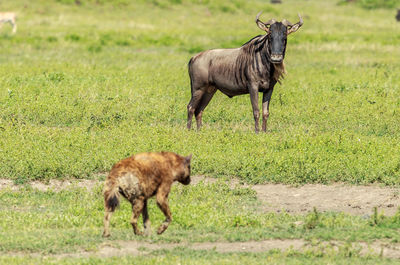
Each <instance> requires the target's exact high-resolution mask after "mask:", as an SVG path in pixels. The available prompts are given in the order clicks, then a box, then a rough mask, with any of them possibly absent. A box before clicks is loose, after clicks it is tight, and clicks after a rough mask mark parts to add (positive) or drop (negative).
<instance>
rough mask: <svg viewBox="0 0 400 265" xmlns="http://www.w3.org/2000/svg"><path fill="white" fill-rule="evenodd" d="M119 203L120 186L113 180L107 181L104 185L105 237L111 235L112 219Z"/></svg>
mask: <svg viewBox="0 0 400 265" xmlns="http://www.w3.org/2000/svg"><path fill="white" fill-rule="evenodd" d="M118 205H119V193H118V186H117V185H116V184H115V183H113V182H111V181H107V182H106V185H105V187H104V210H105V213H104V220H103V223H104V231H103V237H109V236H110V219H111V216H112V214H113V212H114V211H115V209H116V208H117V207H118Z"/></svg>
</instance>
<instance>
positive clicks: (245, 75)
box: [187, 12, 303, 133]
mask: <svg viewBox="0 0 400 265" xmlns="http://www.w3.org/2000/svg"><path fill="white" fill-rule="evenodd" d="M260 14H261V12H260V13H258V15H257V17H256V23H257V25H258V27H259V28H260V29H262V30H264V31H265V32H266V34H265V35H259V36H257V37H254V38H252V39H251V40H249V41H248V42H246V43H245V44H243V46H242V47H240V48H235V49H214V50H208V51H204V52H201V53H199V54H197V55H195V56H193V57H192V58H191V59H190V61H189V75H190V83H191V89H192V98H191V99H190V102H189V104H188V106H187V110H188V120H187V128H188V129H191V127H192V118H193V114H194V115H195V117H196V122H197V129H200V127H201V118H202V114H203V111H204V109H205V108H206V106H207V105H208V103H209V102H210V100H211V98H212V97H213V96H214V94H215V92H216V91H217V90H220V91H221V92H222V93H224V94H225V95H227V96H228V97H233V96H237V95H243V94H250V99H251V105H252V107H253V115H254V120H255V131H256V133H258V131H259V118H260V110H259V108H258V92H263V100H262V102H263V103H262V109H263V112H262V117H263V123H262V130H263V131H264V132H265V131H266V129H267V119H268V116H269V102H270V99H271V95H272V91H273V89H274V86H275V84H276V83H277V82H280V80H281V79H282V78H283V74H284V73H285V66H284V64H283V59H284V57H285V50H286V41H287V35H289V34H291V33H293V32H296V31H297V30H298V29H299V28H300V27H301V26H302V25H303V19H302V18H301V16H300V15H299V19H300V20H299V22H297V23H296V24H292V23H290V22H289V21H287V20H286V19H284V20H283V21H282V22H277V21H275V20H274V19H271V20H269V21H268V22H266V23H264V22H262V21H261V20H260V19H259V17H260Z"/></svg>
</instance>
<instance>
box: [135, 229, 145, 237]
mask: <svg viewBox="0 0 400 265" xmlns="http://www.w3.org/2000/svg"><path fill="white" fill-rule="evenodd" d="M133 233H135V235H137V236H143V232H142V231H139V230H136V231H133Z"/></svg>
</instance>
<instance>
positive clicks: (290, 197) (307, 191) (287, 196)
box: [0, 176, 400, 215]
mask: <svg viewBox="0 0 400 265" xmlns="http://www.w3.org/2000/svg"><path fill="white" fill-rule="evenodd" d="M216 181H217V179H215V178H207V177H204V176H194V177H192V185H196V184H197V183H199V182H205V183H214V182H216ZM99 184H101V182H100V181H98V180H65V181H60V180H50V181H49V183H47V184H45V183H42V182H39V181H33V182H31V183H29V185H31V186H32V188H34V189H39V190H42V191H45V190H49V189H52V190H55V191H59V190H64V189H68V188H71V187H84V188H87V189H89V190H91V189H93V188H94V187H95V186H97V185H99ZM229 184H230V185H231V186H235V185H240V184H239V182H238V181H237V180H231V181H230V182H229ZM20 187H21V186H19V185H14V184H13V182H12V180H7V179H0V189H4V188H11V189H12V190H17V189H19V188H20ZM247 187H251V188H252V189H254V190H255V191H256V192H257V196H258V198H259V200H260V201H261V203H262V209H263V210H264V211H266V212H282V211H286V212H288V213H293V214H302V213H307V212H310V211H312V209H313V208H314V207H316V208H317V209H318V210H319V211H321V212H326V211H336V212H344V213H349V214H353V215H371V214H372V212H373V208H374V207H378V211H379V212H382V211H383V213H384V214H385V215H394V214H395V213H396V211H397V209H398V207H399V206H400V188H395V187H380V186H377V185H370V186H355V185H347V184H332V185H321V184H307V185H304V186H299V187H293V186H288V185H283V184H265V185H253V186H247Z"/></svg>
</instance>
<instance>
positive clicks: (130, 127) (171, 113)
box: [0, 0, 400, 264]
mask: <svg viewBox="0 0 400 265" xmlns="http://www.w3.org/2000/svg"><path fill="white" fill-rule="evenodd" d="M78 2H79V3H80V4H79V5H78V4H76V3H75V1H73V0H36V1H23V0H14V1H1V2H0V11H15V12H17V13H18V21H17V24H18V32H17V34H15V35H12V34H11V27H10V26H8V25H4V26H3V27H2V28H1V29H0V178H7V179H12V180H14V181H15V183H18V184H24V183H26V182H28V181H30V180H41V181H48V180H50V179H54V178H57V179H71V178H79V179H81V178H82V179H83V178H90V179H102V177H101V176H103V175H102V174H99V173H102V172H105V171H108V170H109V169H110V167H111V166H112V164H113V163H115V162H116V161H118V160H120V159H121V158H124V157H127V156H129V155H131V154H134V153H137V152H142V151H158V150H168V151H175V152H178V153H180V154H183V155H186V154H189V153H193V154H194V157H193V166H192V169H193V173H194V174H204V175H207V176H213V177H216V178H221V179H223V178H225V177H232V176H234V177H236V178H238V179H240V180H241V181H242V182H245V183H251V184H253V183H268V182H274V183H288V184H305V183H332V182H344V183H348V184H369V183H379V184H382V185H395V186H397V185H399V184H400V152H399V150H400V141H399V140H400V115H399V114H400V74H399V73H400V61H399V60H398V58H400V49H399V43H400V31H399V29H398V26H399V25H398V23H397V24H396V21H395V19H394V16H395V10H394V9H390V8H386V9H385V8H382V9H372V10H370V9H368V8H372V7H374V6H371V5H370V3H371V1H370V2H368V1H359V2H360V3H359V4H343V1H339V0H329V1H318V0H308V1H296V0H283V2H284V3H283V4H282V5H271V4H269V3H268V2H269V1H262V0H249V1H248V0H235V1H229V2H228V1H222V0H216V1H207V0H205V1H200V0H152V1H145V0H138V1H128V0H113V1H111V0H110V1H106V0H97V1H96V0H80V1H78ZM392 2H393V3H395V1H391V3H392ZM363 7H366V8H363ZM386 7H390V6H386ZM260 10H263V15H262V19H263V20H268V19H270V18H272V17H274V18H276V19H279V20H281V19H283V18H287V19H288V20H290V21H291V22H296V19H297V13H298V12H300V13H301V14H302V16H303V18H304V26H303V27H302V28H301V29H300V30H299V31H298V32H297V33H295V34H293V35H291V36H290V37H289V40H288V46H287V52H286V59H285V63H286V68H287V71H288V74H287V76H286V78H285V80H284V82H283V83H282V85H277V86H276V88H275V91H274V94H273V96H272V103H271V108H270V111H271V116H270V119H269V128H268V132H267V133H266V134H259V135H256V134H254V132H253V125H254V124H253V116H252V111H251V105H250V99H249V96H248V95H245V96H239V97H235V98H231V99H230V98H228V97H226V96H224V95H223V94H222V93H219V92H218V93H217V94H216V95H215V96H214V98H213V100H212V101H211V103H210V105H209V106H208V107H207V109H206V110H205V113H204V116H203V122H204V126H203V128H202V131H200V132H196V131H187V130H186V105H187V103H188V102H189V99H190V84H189V77H188V74H187V63H188V61H189V59H190V58H191V57H192V56H193V55H194V54H196V53H197V52H200V51H202V50H205V49H211V48H231V47H239V46H240V45H242V44H243V43H245V42H246V41H247V40H249V39H250V38H252V37H254V36H256V35H258V34H261V33H262V32H260V30H259V29H258V28H257V26H256V24H255V23H254V18H255V15H256V14H257V13H258V12H259V11H260ZM259 203H260V202H259V201H258V200H257V198H256V195H255V193H254V191H253V190H251V189H248V188H243V187H237V188H235V189H231V188H229V187H228V186H227V185H225V184H223V183H218V184H215V185H214V184H200V185H196V186H190V187H187V188H181V187H174V190H173V191H172V193H171V207H172V213H173V216H174V221H173V222H172V224H171V226H170V228H169V229H168V230H167V232H166V233H165V234H164V235H162V236H160V237H159V236H155V235H154V236H151V237H150V238H137V237H135V236H134V235H133V233H132V231H131V229H130V227H129V226H130V225H129V222H128V221H129V218H130V210H129V205H128V204H127V203H123V204H122V206H121V210H119V211H117V213H116V214H115V216H113V219H112V225H113V226H112V229H111V233H112V238H111V240H104V239H102V238H101V237H100V235H101V226H102V215H103V205H102V198H101V187H100V186H99V187H97V188H96V189H95V190H93V191H91V192H88V191H86V190H84V189H78V188H72V189H70V190H67V191H61V192H54V191H48V192H43V191H37V190H32V189H31V188H28V187H26V188H22V189H21V190H19V191H12V190H10V189H4V190H0V209H1V211H0V251H1V252H2V253H14V254H15V253H20V254H21V253H22V254H21V255H14V256H12V255H11V254H10V255H5V256H4V255H3V256H0V263H6V264H9V263H15V264H19V263H21V264H23V263H25V262H26V258H27V256H24V255H29V254H31V253H40V254H43V255H51V254H62V253H66V252H68V253H69V252H76V251H78V250H96V249H98V248H99V246H100V245H101V244H104V243H110V244H114V243H115V241H118V240H142V241H146V242H154V243H157V242H189V243H190V242H208V241H211V242H213V241H229V242H235V241H248V240H256V241H257V240H263V239H293V238H300V239H304V240H307V241H310V242H314V241H315V242H323V241H331V240H337V241H341V242H345V243H349V242H350V243H351V242H373V241H375V240H383V241H385V240H386V241H388V242H393V243H395V242H400V236H399V234H398V231H399V228H400V221H399V220H400V217H399V216H400V215H399V214H397V215H395V216H394V217H385V216H383V215H379V216H377V217H373V216H372V217H371V216H350V215H346V214H342V213H318V212H316V213H309V214H307V215H304V216H303V215H290V214H284V213H281V214H275V213H265V212H263V211H260V209H259ZM371 214H372V213H371ZM150 215H151V220H152V224H153V227H155V226H156V225H157V224H159V223H160V222H161V221H162V218H163V217H162V215H161V213H160V212H159V211H158V209H156V206H155V203H154V202H152V203H151V204H150ZM296 222H300V223H302V225H300V226H297V225H294V224H295V223H296ZM38 238H40V240H38ZM316 245H317V247H316V248H315V249H314V250H312V251H309V252H296V251H288V252H282V253H281V252H277V251H271V252H268V253H233V254H223V253H217V252H215V251H195V250H189V249H177V250H165V251H153V252H152V253H151V255H148V256H140V257H135V258H134V259H135V262H137V263H140V264H158V263H160V262H163V263H171V264H172V263H173V264H177V263H183V264H187V263H190V264H204V263H208V264H213V263H214V264H232V263H235V262H236V263H237V264H243V263H248V264H250V263H251V264H253V263H254V264H257V263H260V264H262V263H265V262H270V263H272V264H274V263H275V264H282V263H285V264H299V263H310V264H322V263H338V264H348V263H349V262H351V263H354V264H376V263H378V262H379V263H382V264H386V263H388V264H389V263H392V262H393V263H395V262H396V261H393V260H386V259H383V258H381V257H378V256H374V255H372V256H367V257H366V256H362V257H361V255H360V253H359V251H358V250H357V249H353V248H343V249H340V250H338V251H330V250H324V251H321V249H320V248H322V247H320V248H318V243H316ZM30 258H31V262H32V263H37V264H43V263H49V264H52V263H57V264H64V263H65V264H70V263H83V264H93V263H99V264H102V263H106V264H114V263H115V264H130V263H131V260H130V258H128V257H114V258H107V259H100V258H95V257H94V258H84V257H82V258H73V257H62V258H57V257H51V256H50V257H45V258H43V257H38V256H32V257H30Z"/></svg>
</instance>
